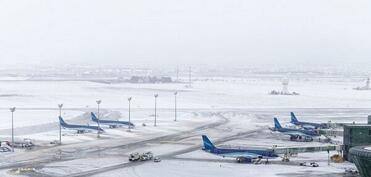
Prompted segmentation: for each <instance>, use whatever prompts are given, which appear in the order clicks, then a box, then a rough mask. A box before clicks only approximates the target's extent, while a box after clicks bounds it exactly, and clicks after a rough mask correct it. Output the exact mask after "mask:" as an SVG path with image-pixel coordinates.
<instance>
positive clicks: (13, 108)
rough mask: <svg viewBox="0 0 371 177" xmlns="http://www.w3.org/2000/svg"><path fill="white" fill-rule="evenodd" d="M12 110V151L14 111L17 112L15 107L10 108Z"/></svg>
mask: <svg viewBox="0 0 371 177" xmlns="http://www.w3.org/2000/svg"><path fill="white" fill-rule="evenodd" d="M10 112H12V152H14V112H15V107H12V108H10Z"/></svg>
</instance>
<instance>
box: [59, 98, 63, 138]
mask: <svg viewBox="0 0 371 177" xmlns="http://www.w3.org/2000/svg"><path fill="white" fill-rule="evenodd" d="M58 107H59V117H62V107H63V104H58ZM59 144H60V145H61V144H62V126H61V124H60V123H59Z"/></svg>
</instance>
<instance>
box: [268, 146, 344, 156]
mask: <svg viewBox="0 0 371 177" xmlns="http://www.w3.org/2000/svg"><path fill="white" fill-rule="evenodd" d="M343 149H344V146H343V145H329V146H304V147H287V148H273V151H274V152H275V153H276V154H299V153H309V152H322V151H343Z"/></svg>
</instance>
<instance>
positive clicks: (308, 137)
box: [273, 118, 320, 141]
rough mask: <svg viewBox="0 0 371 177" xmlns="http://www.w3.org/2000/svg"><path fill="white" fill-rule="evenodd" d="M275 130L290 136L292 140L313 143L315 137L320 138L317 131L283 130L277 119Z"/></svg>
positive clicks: (275, 120) (275, 119)
mask: <svg viewBox="0 0 371 177" xmlns="http://www.w3.org/2000/svg"><path fill="white" fill-rule="evenodd" d="M273 130H274V131H278V132H281V133H283V134H286V135H290V140H300V141H313V137H315V136H320V135H319V133H317V132H316V131H315V130H305V129H304V130H302V129H293V128H283V127H282V126H281V124H280V122H279V121H278V119H277V118H274V129H273Z"/></svg>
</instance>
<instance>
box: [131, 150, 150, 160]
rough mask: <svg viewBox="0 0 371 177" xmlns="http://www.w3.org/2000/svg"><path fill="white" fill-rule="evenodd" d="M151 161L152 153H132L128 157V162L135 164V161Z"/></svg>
mask: <svg viewBox="0 0 371 177" xmlns="http://www.w3.org/2000/svg"><path fill="white" fill-rule="evenodd" d="M152 159H153V153H152V152H146V153H143V154H139V153H138V152H135V153H132V154H130V155H129V161H130V162H135V161H148V160H152Z"/></svg>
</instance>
